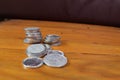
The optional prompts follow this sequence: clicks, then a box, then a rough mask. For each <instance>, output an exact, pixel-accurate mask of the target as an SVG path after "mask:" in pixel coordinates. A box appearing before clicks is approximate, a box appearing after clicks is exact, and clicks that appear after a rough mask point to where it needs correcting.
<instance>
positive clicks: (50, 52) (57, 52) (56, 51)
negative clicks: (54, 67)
mask: <svg viewBox="0 0 120 80" xmlns="http://www.w3.org/2000/svg"><path fill="white" fill-rule="evenodd" d="M47 54H48V55H49V54H60V55H63V56H64V53H63V52H62V51H60V50H48V52H47Z"/></svg>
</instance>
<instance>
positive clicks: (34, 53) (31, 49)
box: [26, 44, 46, 57]
mask: <svg viewBox="0 0 120 80" xmlns="http://www.w3.org/2000/svg"><path fill="white" fill-rule="evenodd" d="M26 52H27V55H28V56H30V57H41V56H43V55H45V54H46V48H45V46H44V45H43V44H32V45H30V46H28V48H27V50H26Z"/></svg>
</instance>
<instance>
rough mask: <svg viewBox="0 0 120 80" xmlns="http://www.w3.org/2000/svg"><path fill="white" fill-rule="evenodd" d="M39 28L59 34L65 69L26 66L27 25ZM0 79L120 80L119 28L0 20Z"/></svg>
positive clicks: (43, 31)
mask: <svg viewBox="0 0 120 80" xmlns="http://www.w3.org/2000/svg"><path fill="white" fill-rule="evenodd" d="M31 26H37V27H40V29H41V32H42V34H43V36H44V37H45V35H47V34H58V35H60V36H61V37H62V39H61V41H62V44H61V46H54V47H53V49H57V50H62V51H63V52H64V53H65V56H66V57H67V58H68V64H67V65H66V66H65V67H63V68H52V67H48V66H46V65H43V66H41V67H40V68H37V69H24V68H23V65H22V61H23V59H25V58H26V57H27V55H26V53H25V51H26V48H27V47H28V46H29V45H28V44H25V43H24V42H23V40H24V38H25V32H24V28H25V27H31ZM0 80H120V28H115V27H107V26H99V25H86V24H77V23H64V22H50V21H32V20H9V21H5V22H0Z"/></svg>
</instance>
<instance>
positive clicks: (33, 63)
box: [23, 57, 43, 68]
mask: <svg viewBox="0 0 120 80" xmlns="http://www.w3.org/2000/svg"><path fill="white" fill-rule="evenodd" d="M42 65H43V61H42V59H41V58H37V57H29V58H26V59H24V60H23V66H24V68H38V67H40V66H42Z"/></svg>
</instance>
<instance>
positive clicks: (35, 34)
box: [26, 33, 42, 38]
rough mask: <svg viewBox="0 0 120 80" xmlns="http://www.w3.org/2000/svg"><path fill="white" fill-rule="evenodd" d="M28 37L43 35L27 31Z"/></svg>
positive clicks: (40, 36)
mask: <svg viewBox="0 0 120 80" xmlns="http://www.w3.org/2000/svg"><path fill="white" fill-rule="evenodd" d="M26 37H33V38H34V37H39V38H42V35H41V34H40V33H26Z"/></svg>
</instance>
